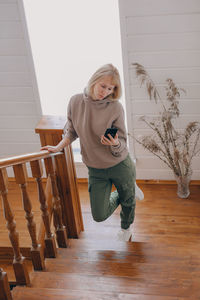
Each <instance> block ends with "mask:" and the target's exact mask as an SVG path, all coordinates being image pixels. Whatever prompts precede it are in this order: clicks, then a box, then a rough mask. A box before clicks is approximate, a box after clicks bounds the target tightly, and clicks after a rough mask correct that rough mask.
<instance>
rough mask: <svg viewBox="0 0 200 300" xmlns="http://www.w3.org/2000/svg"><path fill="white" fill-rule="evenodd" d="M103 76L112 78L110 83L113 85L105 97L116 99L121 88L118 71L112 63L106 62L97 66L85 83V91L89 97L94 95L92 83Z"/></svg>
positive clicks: (119, 95)
mask: <svg viewBox="0 0 200 300" xmlns="http://www.w3.org/2000/svg"><path fill="white" fill-rule="evenodd" d="M105 76H110V77H111V79H112V85H114V86H115V87H114V91H113V93H112V94H110V95H109V96H108V97H107V98H108V99H112V100H118V99H119V98H120V97H121V93H122V88H121V80H120V75H119V71H118V70H117V68H115V67H114V66H113V65H112V64H106V65H104V66H102V67H101V68H99V69H98V70H97V71H96V72H95V73H94V74H93V75H92V76H91V78H90V80H89V81H88V85H87V93H88V95H89V96H90V97H92V98H93V97H94V95H93V90H94V85H95V84H96V83H97V82H98V81H99V80H100V79H101V78H102V77H105Z"/></svg>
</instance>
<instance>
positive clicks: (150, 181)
mask: <svg viewBox="0 0 200 300" xmlns="http://www.w3.org/2000/svg"><path fill="white" fill-rule="evenodd" d="M42 180H43V182H46V181H47V178H43V179H42ZM8 181H10V182H15V178H14V177H9V178H8ZM28 182H35V179H34V178H32V177H29V178H28ZM77 182H78V183H88V178H77ZM137 183H138V184H163V185H165V184H172V185H173V184H177V183H176V181H175V180H159V179H158V180H155V179H138V180H137ZM190 185H200V180H191V182H190Z"/></svg>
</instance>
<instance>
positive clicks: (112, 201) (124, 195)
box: [41, 64, 140, 241]
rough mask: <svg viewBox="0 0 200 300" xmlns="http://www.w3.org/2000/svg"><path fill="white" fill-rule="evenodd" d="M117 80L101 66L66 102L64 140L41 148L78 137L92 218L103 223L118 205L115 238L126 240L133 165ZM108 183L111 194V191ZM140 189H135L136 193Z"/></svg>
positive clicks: (55, 148) (113, 71)
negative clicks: (81, 90)
mask: <svg viewBox="0 0 200 300" xmlns="http://www.w3.org/2000/svg"><path fill="white" fill-rule="evenodd" d="M120 96H121V82H120V76H119V72H118V70H117V69H116V68H115V67H114V66H113V65H112V64H107V65H104V66H103V67H101V68H99V69H98V70H97V71H96V72H95V73H94V74H93V75H92V77H91V78H90V80H89V82H88V85H87V88H86V89H85V90H84V93H82V94H77V95H74V96H73V97H72V98H71V99H70V102H69V105H68V112H67V125H66V132H65V135H64V138H63V139H62V141H61V142H60V143H59V144H58V145H57V146H45V147H42V148H41V150H48V151H50V152H57V151H61V150H62V149H63V148H64V147H66V146H67V145H69V144H71V143H72V142H73V141H74V140H75V139H76V138H77V137H79V138H80V146H81V154H82V159H83V162H84V163H85V164H86V166H87V167H88V173H89V194H90V203H91V211H92V216H93V219H94V220H95V221H97V222H101V221H104V220H106V219H107V218H108V217H109V216H110V215H112V213H113V212H114V211H115V209H116V208H117V207H118V205H119V204H120V205H121V212H120V218H121V229H120V231H119V233H118V239H119V240H122V241H128V240H130V239H131V235H132V231H131V224H132V223H133V221H134V216H135V166H134V164H133V162H132V160H131V158H130V156H129V153H128V149H127V135H126V129H125V123H124V111H123V107H122V105H121V104H120V102H119V101H118V100H119V98H120ZM113 127H115V128H117V129H118V132H117V133H116V135H115V136H114V137H112V136H111V135H110V134H109V135H108V137H109V138H106V137H105V136H104V133H105V131H106V129H107V128H113ZM112 184H114V185H115V187H116V190H115V191H114V192H112V193H111V189H112ZM139 191H140V190H139Z"/></svg>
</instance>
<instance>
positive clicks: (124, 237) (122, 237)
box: [117, 227, 133, 242]
mask: <svg viewBox="0 0 200 300" xmlns="http://www.w3.org/2000/svg"><path fill="white" fill-rule="evenodd" d="M117 240H118V241H122V242H129V241H133V238H132V231H131V228H130V227H129V228H128V229H122V228H121V229H120V230H119V232H118V233H117Z"/></svg>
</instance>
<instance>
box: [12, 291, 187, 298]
mask: <svg viewBox="0 0 200 300" xmlns="http://www.w3.org/2000/svg"><path fill="white" fill-rule="evenodd" d="M13 294H14V296H17V297H18V299H20V300H27V299H29V300H50V299H53V300H86V299H87V300H180V298H179V297H170V296H156V295H142V294H140V295H139V294H128V293H117V292H103V291H100V292H93V291H81V293H80V291H79V290H76V289H75V290H72V289H70V290H65V289H48V290H47V289H37V288H27V289H25V288H17V289H15V291H14V293H13ZM19 297H20V298H19ZM181 299H182V300H185V299H188V298H185V297H184V298H183V297H181Z"/></svg>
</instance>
